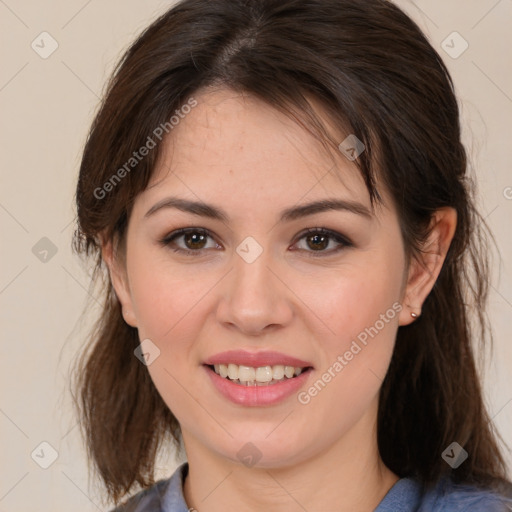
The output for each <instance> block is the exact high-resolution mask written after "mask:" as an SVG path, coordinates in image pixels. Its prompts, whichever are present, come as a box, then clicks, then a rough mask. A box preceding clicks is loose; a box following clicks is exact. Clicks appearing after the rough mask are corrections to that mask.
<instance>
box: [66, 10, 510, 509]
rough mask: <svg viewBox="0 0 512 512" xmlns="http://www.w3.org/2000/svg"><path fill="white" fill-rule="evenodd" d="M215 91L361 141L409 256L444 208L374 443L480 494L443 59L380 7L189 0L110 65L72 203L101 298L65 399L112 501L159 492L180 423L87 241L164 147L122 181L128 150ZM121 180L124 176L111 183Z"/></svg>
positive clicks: (477, 270)
mask: <svg viewBox="0 0 512 512" xmlns="http://www.w3.org/2000/svg"><path fill="white" fill-rule="evenodd" d="M211 85H216V86H221V87H229V88H231V89H233V90H235V91H239V92H244V93H249V94H252V95H254V96H255V97H257V98H259V99H261V100H263V101H265V102H267V103H268V104H270V105H272V106H274V107H275V108H277V109H279V110H281V111H283V112H285V113H287V114H288V115H290V116H292V117H293V118H294V119H296V120H298V122H304V124H305V125H306V126H308V127H310V128H311V129H312V131H313V132H314V133H316V134H317V136H318V138H321V139H322V140H326V139H327V138H329V137H328V135H327V134H326V132H325V131H324V130H323V128H322V126H323V125H322V123H321V122H320V120H319V117H318V115H317V112H315V109H313V108H312V106H311V102H310V101H308V98H309V99H311V98H313V99H314V100H315V101H316V102H319V103H320V104H321V105H322V106H323V107H324V109H325V112H326V113H327V114H328V116H329V119H330V120H331V121H333V122H334V123H335V125H337V126H339V127H343V128H344V129H345V130H346V132H347V133H354V134H357V137H358V138H359V139H360V140H361V141H362V142H363V143H364V144H365V146H366V151H365V152H363V153H362V154H361V156H360V157H359V158H358V160H357V164H358V166H359V169H360V172H361V174H362V176H363V178H364V179H365V182H366V185H367V188H368V192H369V194H370V197H371V199H372V203H374V202H376V201H377V202H378V201H380V196H379V193H378V190H377V189H376V186H375V182H376V180H375V178H376V176H377V173H378V176H379V179H380V180H381V181H382V183H383V184H384V186H385V187H387V189H388V190H389V192H390V193H391V196H392V198H393V201H394V203H395V205H396V207H397V210H398V212H399V217H400V224H401V230H402V235H403V239H404V244H405V247H406V248H407V253H408V255H411V256H412V257H414V256H417V255H418V252H419V251H420V247H421V242H422V241H423V240H424V239H425V237H426V236H427V229H428V225H429V221H430V218H431V215H432V213H433V212H434V211H435V210H436V209H438V208H441V207H444V206H451V207H453V208H455V209H456V211H457V218H458V224H457V228H456V232H455V236H454V239H453V242H452V244H451V247H450V250H449V252H448V255H447V257H446V261H445V263H444V266H443V268H442V270H441V273H440V275H439V278H438V280H437V282H436V284H435V286H434V289H433V290H432V292H431V293H430V295H429V296H428V298H427V299H426V301H425V303H424V305H423V310H422V315H421V317H420V318H419V319H418V320H417V321H416V322H414V323H412V324H411V325H409V326H406V327H400V328H399V330H398V335H397V340H396V347H395V350H394V354H393V357H392V361H391V364H390V367H389V371H388V373H387V375H386V377H385V380H384V382H383V385H382V389H381V393H380V403H379V412H378V444H379V449H380V454H381V457H382V459H383V461H384V463H385V464H386V465H387V466H388V467H389V468H390V469H391V470H392V471H393V472H395V473H396V474H397V475H399V476H400V477H404V476H414V477H416V478H418V479H419V480H420V481H421V482H423V483H424V484H425V485H427V484H430V483H432V482H435V481H436V480H437V479H438V478H439V477H441V476H442V475H444V474H447V473H451V475H452V477H453V478H454V480H455V481H458V482H466V483H473V484H477V485H482V486H487V485H491V484H493V483H496V482H499V481H502V479H506V475H505V465H504V461H503V458H502V456H501V454H500V451H499V449H498V445H497V442H496V437H495V435H496V434H495V433H494V432H493V427H492V424H491V422H490V419H489V417H488V415H487V413H486V410H485V407H484V404H483V399H482V391H481V387H480V383H479V378H478V375H477V370H476V366H475V359H474V355H473V349H472V340H474V341H475V342H478V343H483V342H484V340H485V339H490V333H489V329H488V326H487V324H486V317H485V313H484V307H485V302H486V297H487V291H488V290H487V279H488V264H487V258H486V255H485V251H484V249H485V244H486V242H485V240H486V239H485V234H486V228H485V224H483V221H481V219H480V217H479V216H478V214H477V212H476V210H475V208H474V205H473V191H472V189H471V181H470V179H469V177H468V175H467V166H466V154H465V150H464V148H463V146H462V144H461V140H460V126H459V111H458V106H457V101H456V98H455V94H454V88H453V84H452V81H451V78H450V76H449V73H448V71H447V69H446V67H445V65H444V64H443V62H442V60H441V58H440V57H439V55H438V54H437V53H436V51H435V50H434V49H433V48H432V46H431V45H430V44H429V43H428V41H427V39H426V38H425V36H424V35H423V34H422V32H421V31H420V29H419V28H418V27H417V25H416V24H415V23H414V22H413V21H411V19H409V18H408V17H407V16H406V15H405V14H404V13H403V12H402V11H401V10H400V9H398V8H397V7H396V6H394V5H393V4H392V3H390V2H388V1H385V0H364V1H362V0H212V1H204V0H184V1H182V2H180V3H179V4H177V5H176V6H174V7H173V8H172V9H171V10H169V11H168V12H167V13H165V14H164V15H163V16H161V17H160V18H159V19H157V20H156V21H155V22H154V23H153V24H151V26H149V27H148V28H147V29H146V30H145V31H144V32H143V33H142V35H140V37H139V38H138V39H137V40H136V41H135V42H134V43H133V45H132V46H131V47H130V48H129V49H128V50H127V52H126V54H125V55H124V57H123V58H122V60H121V62H120V63H119V64H118V66H117V68H116V70H115V73H114V74H113V77H112V79H111V81H110V83H109V87H108V90H107V92H106V94H105V97H104V99H103V102H102V104H101V107H100V110H99V112H98V113H97V115H96V117H95V119H94V122H93V124H92V127H91V130H90V133H89V137H88V140H87V143H86V145H85V149H84V152H83V158H82V162H81V167H80V176H79V180H78V186H77V191H76V201H77V209H78V228H77V230H76V233H75V238H74V248H75V250H76V251H77V252H79V253H83V254H84V255H86V256H95V257H96V260H95V264H96V266H95V269H96V270H95V276H94V277H95V278H96V279H98V278H103V279H104V281H103V283H104V289H103V291H104V304H103V310H102V312H101V317H100V318H99V320H98V323H97V325H96V327H95V329H94V331H93V333H92V335H91V340H90V345H89V347H88V349H87V350H86V351H85V352H84V353H83V355H82V358H81V359H80V360H79V361H78V366H77V374H76V375H77V380H76V383H75V384H74V389H76V397H75V400H76V406H77V409H78V413H79V415H80V418H81V420H82V427H83V432H84V435H85V439H86V442H87V447H88V450H89V455H90V458H91V460H92V461H94V462H95V464H96V467H97V469H98V471H99V474H100V475H101V478H102V479H103V481H104V483H105V485H106V487H107V490H108V493H109V495H110V496H111V497H112V498H113V499H114V501H116V502H117V501H118V500H119V499H120V498H121V497H122V496H123V495H124V494H126V493H127V492H128V491H129V490H130V489H131V488H132V486H133V485H134V484H135V483H138V484H139V485H140V486H142V487H147V486H149V485H151V484H152V483H154V473H153V469H154V462H155V456H156V454H157V451H158V449H159V447H160V446H161V444H162V441H163V439H164V437H165V436H166V434H169V435H170V437H171V439H174V440H175V441H176V443H177V444H178V443H179V441H180V429H179V424H178V422H177V420H176V418H175V417H174V416H173V414H172V412H171V411H170V410H169V409H168V407H167V406H166V404H165V403H164V401H163V400H162V398H161V397H160V395H159V394H158V392H157V390H156V388H155V386H154V385H153V383H152V381H151V379H150V377H149V374H148V372H147V369H146V367H145V366H144V365H142V364H141V363H140V362H139V361H138V359H137V358H136V357H135V356H134V354H133V351H134V349H135V348H136V347H137V346H138V344H139V343H140V341H139V338H138V332H137V330H136V329H134V328H132V327H130V326H129V325H127V324H126V323H125V322H124V320H123V317H122V315H121V308H120V304H119V302H118V300H117V298H116V296H115V293H114V290H113V287H112V285H111V283H110V280H109V277H108V274H107V273H106V272H105V266H104V264H103V263H102V258H101V242H100V240H101V239H100V237H101V236H104V237H106V239H110V240H112V241H114V242H116V243H122V242H123V240H124V235H125V230H126V226H127V222H128V219H129V215H130V210H131V205H132V203H133V200H134V199H135V197H136V196H137V194H139V193H140V192H141V191H143V190H144V189H145V188H146V187H147V184H148V181H149V179H150V177H151V173H152V171H153V169H154V166H155V162H156V160H157V158H158V155H159V153H160V147H161V145H160V144H159V143H158V144H157V147H155V148H154V149H153V150H152V151H150V152H149V154H148V155H147V156H146V157H145V158H143V159H141V160H140V162H137V165H134V166H133V168H131V167H130V168H128V169H129V170H127V167H126V162H128V161H130V158H131V157H132V156H133V152H134V151H135V150H137V149H138V148H140V147H142V146H144V145H145V144H146V143H147V141H148V137H152V138H153V139H154V138H155V129H156V128H157V127H159V126H162V125H164V124H165V123H168V121H169V118H170V117H171V116H172V115H173V113H175V111H176V110H178V109H179V108H180V107H181V106H182V105H183V104H185V103H186V102H187V101H189V99H190V98H191V96H192V95H193V94H197V92H198V91H200V90H201V89H202V88H204V87H207V86H211ZM329 140H330V142H329V143H330V144H331V145H332V144H334V147H335V146H336V143H339V142H340V141H335V140H331V139H329ZM378 148H379V149H381V150H378ZM123 166H124V169H125V170H126V172H124V173H119V172H118V170H119V169H121V168H123ZM116 173H117V177H118V178H119V177H120V175H121V174H122V179H119V180H118V179H117V178H116V179H115V180H114V178H113V177H114V175H115V174H116ZM107 182H109V183H110V186H104V184H106V183H107ZM120 252H121V253H122V245H121V251H120ZM473 312H474V313H475V320H476V321H475V325H476V328H475V326H471V325H470V324H471V323H472V320H471V316H470V314H471V315H472V314H473ZM453 441H457V442H458V443H459V444H460V445H462V446H463V447H464V449H465V450H466V451H467V452H468V453H469V458H468V460H467V461H465V462H464V463H463V464H462V465H461V466H460V467H458V468H457V469H455V470H452V469H451V468H450V467H449V466H448V465H447V464H446V463H445V462H444V460H442V458H441V453H442V452H443V450H444V449H445V448H446V447H447V446H448V445H449V444H450V443H452V442H453ZM397 447H399V448H400V449H397Z"/></svg>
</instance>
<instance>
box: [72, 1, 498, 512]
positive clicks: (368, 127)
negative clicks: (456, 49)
mask: <svg viewBox="0 0 512 512" xmlns="http://www.w3.org/2000/svg"><path fill="white" fill-rule="evenodd" d="M76 198H77V206H78V221H79V227H78V229H77V233H76V238H75V247H76V249H77V251H78V252H82V253H85V254H87V255H91V256H92V255H95V256H96V263H97V267H96V268H97V275H96V277H100V276H101V274H102V272H103V270H107V271H108V273H107V274H106V275H107V279H106V286H105V303H104V308H103V311H102V315H101V318H100V319H99V322H98V325H97V326H96V329H95V331H94V333H93V336H92V338H91V347H90V348H91V349H90V350H89V351H87V352H86V353H85V354H84V356H83V358H82V360H81V361H80V366H79V371H78V376H79V378H78V381H77V389H78V394H79V400H78V404H77V405H78V406H79V412H80V414H81V417H82V423H83V426H84V433H85V436H86V439H87V443H88V448H89V453H90V457H91V460H92V461H94V463H95V464H96V467H97V469H98V471H99V474H100V476H101V478H102V479H103V481H104V483H105V485H106V488H107V491H108V494H109V496H110V497H111V498H112V499H113V501H114V502H115V503H116V504H119V502H120V501H121V499H122V498H124V497H125V496H126V494H127V493H128V491H130V490H131V489H132V488H133V486H134V484H139V485H140V486H141V487H143V488H145V490H144V491H143V492H140V493H138V494H137V495H136V496H135V497H134V498H131V499H130V500H128V501H127V502H125V503H124V504H123V505H121V506H120V507H119V508H118V509H116V510H118V511H128V510H136V511H153V510H165V511H173V512H174V511H179V512H183V511H185V510H198V511H200V512H210V511H217V510H247V511H253V510H274V511H292V510H322V511H326V510H337V511H354V510H358V511H359V510H361V511H371V510H376V511H378V512H384V511H397V510H404V511H405V510H407V511H419V510H421V511H426V510H486V511H487V510H489V511H494V510H506V508H505V507H506V501H507V499H506V497H505V493H506V488H507V485H508V483H507V480H506V474H505V467H504V461H503V458H502V456H501V454H500V452H499V449H498V445H497V441H496V438H495V434H494V433H493V430H492V426H491V424H490V421H489V416H488V415H487V412H486V410H485V408H484V405H483V401H482V393H481V387H480V382H479V380H478V376H477V372H476V369H475V361H474V356H473V353H472V348H471V347H472V345H471V344H472V340H473V339H475V338H477V339H481V340H483V339H484V337H485V334H486V329H485V317H484V313H483V306H484V303H485V299H486V283H487V267H486V260H485V255H484V254H483V247H484V245H485V239H484V238H483V235H484V231H483V230H482V227H479V226H480V225H479V217H478V214H477V212H476V211H475V209H474V205H473V198H472V195H471V189H470V187H469V183H468V177H467V175H466V156H465V151H464V148H463V146H462V145H461V141H460V126H459V112H458V107H457V102H456V98H455V96H454V91H453V86H452V82H451V79H450V77H449V74H448V72H447V70H446V68H445V66H444V65H443V63H442V61H441V59H440V57H439V56H438V54H437V53H436V52H435V51H434V49H433V48H432V47H431V46H430V45H429V43H428V42H427V40H426V38H425V37H424V36H423V34H422V33H421V31H420V30H419V29H418V27H417V26H416V25H415V24H414V23H413V22H412V21H411V20H410V19H409V18H408V17H407V16H406V15H405V14H404V13H402V12H401V11H400V10H399V9H398V8H397V7H395V6H394V5H393V4H391V3H389V2H387V1H382V0H371V1H361V0H311V1H306V2H305V1H299V0H287V1H284V2H283V1H276V0H260V1H257V0H246V1H244V0H235V1H233V0H230V1H228V0H216V1H212V2H205V1H200V0H184V1H182V2H180V3H179V4H178V5H176V6H175V7H173V8H172V9H171V10H170V11H169V12H167V13H166V14H164V15H163V16H162V17H161V18H160V19H158V20H157V21H156V22H155V23H153V24H152V25H151V26H150V27H149V28H148V29H147V30H146V31H145V32H144V33H143V34H142V35H141V36H140V37H139V38H138V39H137V41H136V42H135V43H134V44H133V45H132V47H131V48H130V49H129V50H128V51H127V53H126V55H125V56H124V58H123V59H122V61H121V63H120V64H119V66H118V68H117V70H116V72H115V74H114V76H113V78H112V81H111V83H110V86H109V89H108V91H107V93H106V95H105V99H104V101H103V104H102V106H101V109H100V111H99V113H98V114H97V116H96V119H95V121H94V123H93V126H92V128H91V132H90V135H89V138H88V141H87V144H86V147H85V150H84V154H83V159H82V164H81V168H80V177H79V182H78V187H77V195H76ZM470 306H472V307H471V313H472V314H473V313H474V312H475V311H476V317H477V318H476V320H478V322H479V325H480V326H481V329H480V330H478V329H476V330H475V329H474V325H473V326H471V325H470ZM478 322H477V323H478ZM168 435H170V438H171V439H172V440H174V441H175V444H176V446H179V445H180V444H181V442H182V443H183V447H184V449H185V452H186V456H187V462H186V463H184V464H183V465H181V466H180V467H179V468H178V469H177V470H176V472H175V473H174V475H172V477H171V478H170V479H167V480H161V481H159V482H158V483H156V484H155V482H154V478H153V469H154V462H155V456H156V454H157V452H158V449H159V447H160V446H161V444H162V443H163V441H164V440H165V439H166V437H167V436H168Z"/></svg>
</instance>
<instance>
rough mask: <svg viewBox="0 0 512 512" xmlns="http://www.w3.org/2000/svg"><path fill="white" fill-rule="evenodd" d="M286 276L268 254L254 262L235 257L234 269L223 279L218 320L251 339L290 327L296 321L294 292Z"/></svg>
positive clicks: (264, 253) (262, 255)
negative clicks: (293, 301) (280, 272)
mask: <svg viewBox="0 0 512 512" xmlns="http://www.w3.org/2000/svg"><path fill="white" fill-rule="evenodd" d="M271 267H272V268H271ZM283 277H284V276H280V275H279V270H278V269H277V266H276V265H273V264H272V262H271V261H269V257H268V254H267V253H266V252H265V251H264V252H263V254H261V255H260V256H259V258H258V259H256V261H254V262H252V263H247V262H246V261H244V259H242V258H241V257H239V256H238V255H237V254H235V255H234V268H233V270H232V271H231V272H230V273H229V274H228V276H227V279H226V280H224V286H223V289H222V298H221V300H220V302H219V305H218V308H217V319H218V321H219V322H221V323H222V324H224V325H225V326H228V327H229V328H232V329H237V330H238V331H240V332H242V333H244V334H246V335H252V336H257V335H261V334H264V333H266V332H270V331H274V330H277V329H280V328H283V327H285V326H286V325H288V324H289V323H290V322H291V320H292V318H293V303H292V296H293V293H292V292H291V291H290V289H289V288H288V287H287V286H286V284H285V279H283Z"/></svg>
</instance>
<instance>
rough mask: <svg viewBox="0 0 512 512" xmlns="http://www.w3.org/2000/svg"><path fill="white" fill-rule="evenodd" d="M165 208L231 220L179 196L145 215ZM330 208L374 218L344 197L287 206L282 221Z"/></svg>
mask: <svg viewBox="0 0 512 512" xmlns="http://www.w3.org/2000/svg"><path fill="white" fill-rule="evenodd" d="M165 208H175V209H177V210H181V211H183V212H187V213H192V214H194V215H199V216H201V217H207V218H210V219H214V220H220V221H222V222H228V221H229V215H228V214H227V213H226V212H225V211H224V210H222V208H218V207H216V206H213V205H210V204H206V203H203V202H199V201H191V200H189V199H182V198H179V197H166V198H165V199H162V200H161V201H158V203H156V204H155V205H153V206H152V207H151V208H150V209H149V210H148V211H147V212H146V214H145V215H144V217H145V218H147V217H150V216H151V215H154V214H155V213H156V212H158V211H160V210H162V209H165ZM330 210H336V211H347V212H350V213H354V214H356V215H361V216H363V217H366V218H368V219H371V218H372V213H371V211H370V210H369V209H368V208H367V207H366V206H364V205H362V204H360V203H357V202H355V201H347V200H342V199H323V200H320V201H314V202H312V203H307V204H303V205H299V206H293V207H291V208H287V209H286V210H283V211H282V212H281V216H280V220H279V221H280V222H286V221H292V220H296V219H299V218H302V217H306V216H308V215H314V214H315V213H322V212H326V211H330Z"/></svg>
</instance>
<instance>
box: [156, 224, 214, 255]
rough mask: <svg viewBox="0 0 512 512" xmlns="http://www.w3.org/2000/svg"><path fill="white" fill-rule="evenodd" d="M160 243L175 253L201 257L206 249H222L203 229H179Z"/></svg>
mask: <svg viewBox="0 0 512 512" xmlns="http://www.w3.org/2000/svg"><path fill="white" fill-rule="evenodd" d="M160 243H161V244H162V245H163V246H165V247H170V248H171V249H173V250H174V251H175V252H182V253H185V254H194V255H200V254H201V253H202V252H203V250H206V249H219V248H221V246H220V245H219V244H217V243H216V242H215V241H214V240H213V237H212V236H211V234H210V233H209V232H208V231H207V230H205V229H202V228H183V229H178V230H177V231H173V232H172V233H170V234H169V235H167V236H166V237H165V238H164V239H162V240H160ZM208 244H209V245H208Z"/></svg>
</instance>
